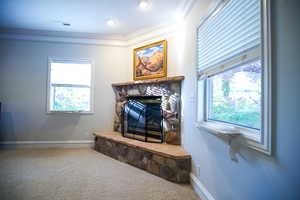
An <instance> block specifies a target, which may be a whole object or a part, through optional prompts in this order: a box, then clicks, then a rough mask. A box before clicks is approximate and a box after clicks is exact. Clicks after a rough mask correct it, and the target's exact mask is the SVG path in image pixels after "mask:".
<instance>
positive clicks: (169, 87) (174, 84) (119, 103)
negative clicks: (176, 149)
mask: <svg viewBox="0 0 300 200" xmlns="http://www.w3.org/2000/svg"><path fill="white" fill-rule="evenodd" d="M182 80H184V77H183V76H174V77H168V78H160V79H153V80H144V81H131V82H125V83H116V84H113V85H112V86H113V88H114V92H115V94H116V105H115V111H116V113H115V117H114V131H118V132H122V121H123V118H122V111H123V108H124V105H125V104H126V103H127V100H128V97H129V96H157V97H161V108H162V111H163V112H162V120H163V127H162V129H163V138H164V142H166V143H169V144H177V145H180V144H181V135H180V117H181V103H180V102H181V82H182Z"/></svg>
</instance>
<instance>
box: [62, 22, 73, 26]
mask: <svg viewBox="0 0 300 200" xmlns="http://www.w3.org/2000/svg"><path fill="white" fill-rule="evenodd" d="M62 25H63V26H71V24H70V23H66V22H63V23H62Z"/></svg>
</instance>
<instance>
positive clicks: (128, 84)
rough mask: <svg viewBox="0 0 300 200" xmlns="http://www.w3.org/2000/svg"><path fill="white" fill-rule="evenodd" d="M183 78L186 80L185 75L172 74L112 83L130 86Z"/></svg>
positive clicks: (174, 80)
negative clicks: (163, 76)
mask: <svg viewBox="0 0 300 200" xmlns="http://www.w3.org/2000/svg"><path fill="white" fill-rule="evenodd" d="M182 80H184V76H171V77H165V78H156V79H149V80H140V81H128V82H121V83H113V84H111V85H112V86H113V87H118V86H130V85H141V84H153V83H164V82H176V81H182Z"/></svg>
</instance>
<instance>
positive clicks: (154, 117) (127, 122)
mask: <svg viewBox="0 0 300 200" xmlns="http://www.w3.org/2000/svg"><path fill="white" fill-rule="evenodd" d="M161 104H162V97H161V96H128V97H127V102H126V103H125V104H124V107H123V114H122V115H123V117H122V134H123V136H124V137H127V138H132V139H136V140H140V141H144V142H156V143H162V142H163V112H162V105H161Z"/></svg>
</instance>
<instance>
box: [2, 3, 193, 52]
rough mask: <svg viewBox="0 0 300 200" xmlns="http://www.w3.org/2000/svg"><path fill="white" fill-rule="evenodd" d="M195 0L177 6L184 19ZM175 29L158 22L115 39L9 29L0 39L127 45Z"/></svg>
mask: <svg viewBox="0 0 300 200" xmlns="http://www.w3.org/2000/svg"><path fill="white" fill-rule="evenodd" d="M195 1H196V0H184V1H182V3H181V5H180V6H179V7H178V12H179V13H182V16H183V19H185V17H186V16H187V15H188V13H189V12H190V10H191V8H192V7H193V5H194V3H195ZM175 30H176V24H173V25H170V24H168V25H167V24H158V25H156V26H152V27H148V28H143V29H140V30H138V31H136V32H133V33H129V34H126V35H119V36H118V38H115V39H114V38H111V39H110V38H109V37H105V36H100V37H98V38H90V37H88V36H87V37H84V36H83V35H81V37H74V36H72V35H74V34H75V33H70V35H71V36H66V35H63V34H61V36H60V33H59V32H53V35H51V32H49V34H48V35H46V32H45V31H34V30H32V31H30V30H21V31H18V30H11V31H8V32H1V31H0V39H15V40H26V41H38V42H56V43H72V44H85V45H104V46H118V47H128V46H133V45H136V44H138V43H141V42H145V41H148V40H151V39H153V38H157V37H162V36H165V35H167V34H171V33H173V32H174V31H175ZM54 33H55V34H54ZM75 35H76V34H75Z"/></svg>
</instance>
